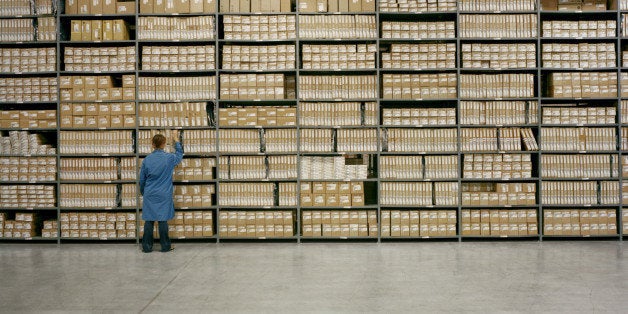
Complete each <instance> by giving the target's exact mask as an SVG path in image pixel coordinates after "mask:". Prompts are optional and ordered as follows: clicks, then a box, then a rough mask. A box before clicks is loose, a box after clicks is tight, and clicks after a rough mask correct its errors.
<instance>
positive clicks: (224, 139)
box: [218, 129, 262, 153]
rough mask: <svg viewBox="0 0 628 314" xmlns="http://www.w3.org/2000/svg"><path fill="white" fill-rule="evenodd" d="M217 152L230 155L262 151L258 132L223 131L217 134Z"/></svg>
mask: <svg viewBox="0 0 628 314" xmlns="http://www.w3.org/2000/svg"><path fill="white" fill-rule="evenodd" d="M218 136H219V140H218V143H219V144H218V145H219V146H218V150H219V151H221V152H232V153H259V152H261V151H262V150H261V149H262V144H261V134H260V131H259V130H237V129H235V130H234V129H225V130H220V132H218Z"/></svg>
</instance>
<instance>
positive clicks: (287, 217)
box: [218, 211, 294, 238]
mask: <svg viewBox="0 0 628 314" xmlns="http://www.w3.org/2000/svg"><path fill="white" fill-rule="evenodd" d="M218 228H219V234H220V236H221V237H226V238H243V237H248V238H252V237H257V238H263V237H269V238H287V237H293V236H294V214H293V212H291V211H220V214H219V217H218Z"/></svg>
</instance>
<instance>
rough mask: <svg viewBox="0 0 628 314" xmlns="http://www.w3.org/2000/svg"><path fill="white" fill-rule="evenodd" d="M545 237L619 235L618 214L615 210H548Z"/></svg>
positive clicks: (545, 219)
mask: <svg viewBox="0 0 628 314" xmlns="http://www.w3.org/2000/svg"><path fill="white" fill-rule="evenodd" d="M543 235H546V236H598V235H600V236H604V235H617V213H616V211H615V210H614V209H608V210H607V209H597V210H596V209H589V210H584V209H562V210H547V209H546V210H544V211H543Z"/></svg>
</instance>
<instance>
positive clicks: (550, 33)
mask: <svg viewBox="0 0 628 314" xmlns="http://www.w3.org/2000/svg"><path fill="white" fill-rule="evenodd" d="M542 27H543V34H542V36H543V37H548V38H595V37H601V38H606V37H615V34H616V33H617V22H616V21H614V20H582V21H561V20H557V21H545V22H543V26H542Z"/></svg>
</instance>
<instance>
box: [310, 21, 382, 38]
mask: <svg viewBox="0 0 628 314" xmlns="http://www.w3.org/2000/svg"><path fill="white" fill-rule="evenodd" d="M329 25H335V27H333V28H330V27H329ZM299 37H300V38H303V39H324V38H326V39H335V38H344V39H366V38H372V39H375V38H377V21H376V18H375V16H373V15H302V16H300V17H299Z"/></svg>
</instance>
